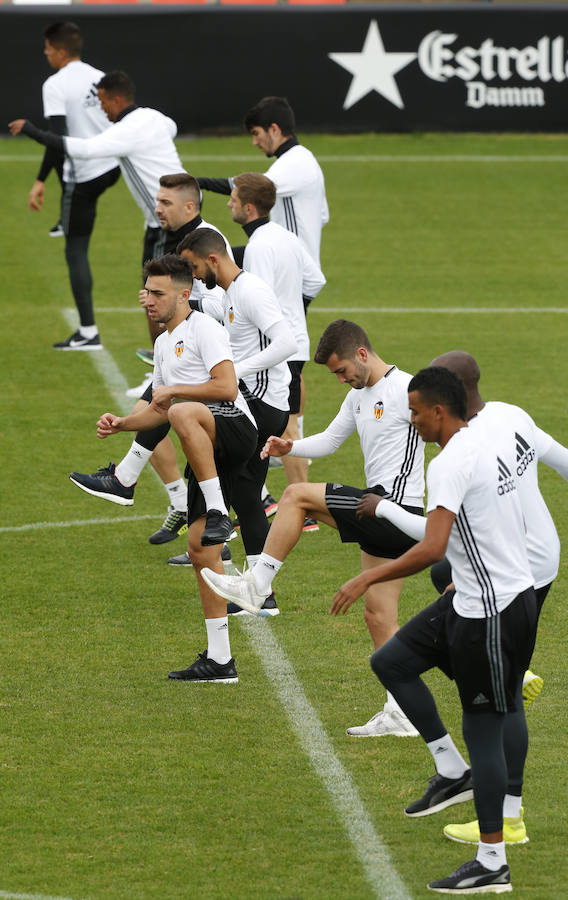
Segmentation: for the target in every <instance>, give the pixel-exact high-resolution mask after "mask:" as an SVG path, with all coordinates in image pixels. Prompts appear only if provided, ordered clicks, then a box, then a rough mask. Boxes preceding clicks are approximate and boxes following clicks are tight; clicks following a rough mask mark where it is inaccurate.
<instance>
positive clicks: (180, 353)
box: [174, 341, 183, 359]
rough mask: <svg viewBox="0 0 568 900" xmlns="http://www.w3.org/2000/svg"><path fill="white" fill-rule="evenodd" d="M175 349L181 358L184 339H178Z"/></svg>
mask: <svg viewBox="0 0 568 900" xmlns="http://www.w3.org/2000/svg"><path fill="white" fill-rule="evenodd" d="M174 349H175V351H176V356H177V358H178V359H179V358H180V356H181V355H182V353H183V341H178V342H177V344H176V345H175V347H174Z"/></svg>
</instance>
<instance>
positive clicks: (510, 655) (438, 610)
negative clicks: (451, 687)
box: [396, 587, 537, 713]
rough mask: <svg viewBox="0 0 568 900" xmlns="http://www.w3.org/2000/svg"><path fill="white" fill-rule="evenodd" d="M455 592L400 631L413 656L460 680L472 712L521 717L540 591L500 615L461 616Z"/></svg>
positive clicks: (530, 590)
mask: <svg viewBox="0 0 568 900" xmlns="http://www.w3.org/2000/svg"><path fill="white" fill-rule="evenodd" d="M454 594H455V591H453V590H451V591H448V592H447V593H446V594H444V595H443V596H442V597H439V598H438V599H437V600H436V601H435V602H434V603H431V604H430V606H427V607H426V608H425V609H423V610H422V611H421V612H419V613H418V615H416V616H414V617H413V618H412V619H410V621H409V622H407V623H406V625H403V626H402V628H401V629H400V630H399V631H397V633H396V636H397V638H399V640H401V641H402V642H403V643H404V644H405V645H406V646H407V647H409V648H410V649H411V650H412V651H413V653H416V654H417V656H420V657H421V658H422V659H424V660H425V661H426V662H428V663H429V668H434V667H435V666H436V667H437V668H439V669H441V670H442V672H444V673H445V674H446V675H447V676H448V678H452V679H454V680H455V682H456V685H457V688H458V690H459V694H460V699H461V703H462V707H463V709H464V710H465V711H466V712H471V713H476V712H479V713H482V712H488V711H489V710H491V711H493V712H500V713H505V712H515V711H516V698H517V697H518V695H519V680H522V677H523V674H524V673H525V671H526V670H527V668H528V666H529V662H530V659H531V656H532V652H533V649H534V642H535V638H536V623H537V604H536V596H535V592H534V588H532V587H531V588H528V589H527V590H526V591H522V592H521V593H520V594H518V596H517V597H516V598H515V599H514V600H513V601H512V603H510V604H509V606H507V608H506V609H504V610H503V612H501V613H498V614H497V615H496V616H491V617H490V618H482V619H469V618H465V617H464V616H460V615H458V613H457V612H456V611H455V609H454V606H453V603H452V600H453V598H454Z"/></svg>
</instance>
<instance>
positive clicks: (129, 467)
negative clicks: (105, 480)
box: [114, 441, 154, 487]
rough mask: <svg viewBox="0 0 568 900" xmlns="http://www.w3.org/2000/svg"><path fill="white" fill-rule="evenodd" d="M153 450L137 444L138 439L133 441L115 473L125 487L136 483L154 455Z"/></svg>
mask: <svg viewBox="0 0 568 900" xmlns="http://www.w3.org/2000/svg"><path fill="white" fill-rule="evenodd" d="M153 452H154V451H153V450H147V449H146V447H142V445H141V444H137V443H136V441H132V445H131V447H130V450H129V451H128V453H127V454H126V456H125V457H124V459H121V460H120V462H119V464H118V465H117V467H116V469H115V470H114V474H115V475H116V477H117V478H118V480H119V481H120V483H121V484H123V485H124V486H125V487H131V486H132V485H133V484H136V482H137V481H138V478H139V476H140V473H141V472H142V469H143V468H144V466H145V465H146V463H147V462H148V460H149V459H150V457H151V456H152V453H153Z"/></svg>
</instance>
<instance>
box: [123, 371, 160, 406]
mask: <svg viewBox="0 0 568 900" xmlns="http://www.w3.org/2000/svg"><path fill="white" fill-rule="evenodd" d="M152 377H153V373H152V372H147V373H146V375H144V380H143V381H142V383H141V384H137V385H136V387H132V388H128V390H127V391H126V396H127V397H136V399H139V398H140V397H141V396H142V394H143V393H144V392H145V391H146V388H148V387H149V385H151V384H152Z"/></svg>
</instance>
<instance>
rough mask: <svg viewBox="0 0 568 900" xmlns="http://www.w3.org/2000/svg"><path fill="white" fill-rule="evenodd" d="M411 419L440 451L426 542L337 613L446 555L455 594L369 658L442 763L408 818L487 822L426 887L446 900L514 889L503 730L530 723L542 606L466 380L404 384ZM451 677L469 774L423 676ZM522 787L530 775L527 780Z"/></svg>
mask: <svg viewBox="0 0 568 900" xmlns="http://www.w3.org/2000/svg"><path fill="white" fill-rule="evenodd" d="M408 402H409V405H410V409H411V411H412V421H413V423H414V425H415V427H416V429H417V431H418V432H419V433H420V435H421V437H422V438H423V439H424V440H425V441H432V442H436V443H437V444H439V445H440V447H441V448H442V449H441V451H440V453H439V455H438V456H437V457H435V458H434V459H433V461H432V462H431V463H430V465H429V467H428V474H427V483H428V505H427V509H428V520H427V524H426V531H425V535H424V539H423V540H422V541H421V542H420V543H418V544H416V545H415V546H414V547H412V548H410V550H408V552H407V553H405V554H404V555H403V556H401V557H400V558H399V559H397V560H394V561H393V562H390V563H387V564H385V565H382V566H379V567H377V568H376V569H374V570H370V571H367V572H364V573H363V574H362V575H358V576H357V577H356V578H353V579H352V580H351V581H349V582H347V583H346V584H344V585H343V587H342V588H341V589H340V590H339V591H338V592H337V594H336V595H335V597H334V600H333V604H332V607H331V610H330V612H331V614H333V615H338V614H339V613H345V612H346V610H347V609H348V608H349V606H350V605H351V604H352V603H354V601H355V600H356V599H357V597H358V596H359V595H360V594H361V593H363V592H364V591H365V590H367V589H368V587H369V585H370V584H376V583H381V582H383V581H389V580H390V579H392V578H400V577H404V576H406V575H412V574H414V573H415V572H420V571H422V569H424V568H426V567H427V566H429V565H431V564H432V563H433V562H435V561H437V560H439V559H441V558H442V557H443V556H444V554H445V553H447V555H448V558H449V560H450V563H451V566H452V572H453V574H454V583H455V590H451V591H448V592H447V593H446V594H444V595H443V596H442V597H440V598H439V599H438V600H437V601H436V602H435V603H433V604H431V605H430V606H428V607H426V609H424V610H423V611H422V612H420V613H419V614H418V615H416V616H414V617H413V618H412V619H411V620H410V621H409V622H407V623H406V624H405V625H404V626H403V627H402V628H401V629H400V631H399V632H398V633H397V634H396V635H394V636H393V637H392V638H391V640H390V641H388V642H387V643H386V644H385V645H384V646H383V647H381V648H380V649H379V650H377V651H375V653H374V654H373V656H372V657H371V665H372V668H373V670H374V671H375V674H376V675H377V677H378V678H379V679H380V681H381V682H382V683H383V685H384V686H385V687H387V688H388V689H389V690H390V691H391V692H392V693H393V694H394V696H395V697H396V699H397V701H398V703H399V704H400V706H401V707H402V708H403V709H404V710H405V712H406V714H407V716H408V718H409V719H410V721H411V722H413V724H414V725H416V727H417V728H418V730H419V732H420V735H421V736H422V738H423V740H424V741H425V742H426V743H427V745H428V749H429V750H430V752H431V754H432V757H433V759H434V761H435V765H436V774H435V775H434V776H433V777H432V778H431V779H430V782H429V785H428V788H427V789H426V792H425V793H424V796H423V797H421V798H420V799H419V800H417V801H415V802H414V803H411V804H410V805H409V806H408V807H407V808H406V810H405V812H406V814H407V815H408V816H413V817H417V816H424V815H430V814H431V813H433V812H436V811H438V810H440V809H444V808H446V807H447V806H450V805H452V804H454V803H461V802H463V801H465V800H468V799H470V798H471V796H472V792H473V798H474V800H475V806H476V811H477V816H478V820H479V828H480V838H479V843H478V850H477V855H476V858H475V859H474V860H472V861H470V862H466V863H464V864H463V865H462V866H460V867H459V868H458V869H457V870H456V871H455V872H453V873H452V874H451V875H449V876H447V877H446V878H442V879H439V880H437V881H433V882H430V884H429V885H428V887H429V888H430V889H431V890H434V891H438V892H441V893H478V892H479V893H481V892H486V893H489V892H495V893H500V892H503V891H510V890H511V884H510V882H511V878H510V872H509V867H508V865H507V860H506V853H505V843H504V840H503V798H504V796H505V794H506V791H507V783H508V777H509V774H508V771H507V764H506V757H505V737H504V732H505V725H506V721H507V717H508V716H520V717H523V718H524V710H523V702H522V679H523V673H524V672H525V670H526V669H527V667H528V664H529V661H530V658H531V655H532V652H533V648H534V642H535V636H536V624H537V616H538V613H537V601H536V596H535V591H534V587H533V580H534V579H533V575H532V573H531V570H530V566H529V561H528V557H527V545H526V536H525V523H524V517H523V509H522V506H521V501H520V498H519V491H518V490H517V483H516V479H515V477H514V474H513V473H514V471H515V468H516V466H517V461H516V451H515V446H514V444H513V442H512V441H507V442H503V441H502V440H500V439H499V438H497V439H495V436H494V435H493V433H492V432H491V430H490V429H488V427H487V425H488V424H489V423H486V424H485V423H483V421H480V422H479V423H478V424H477V425H476V426H475V427H473V428H468V427H467V422H466V416H467V400H466V394H465V388H464V386H463V382H462V381H461V379H460V378H458V377H457V375H455V374H454V373H453V372H450V371H449V370H448V369H445V368H442V367H438V366H431V367H430V368H428V369H422V370H421V371H420V372H418V373H417V375H415V376H414V378H413V379H412V380H411V382H410V384H409V385H408ZM433 667H438V668H440V669H441V670H442V671H443V672H445V674H447V675H448V676H450V677H452V678H454V679H455V682H456V685H457V687H458V690H459V694H460V700H461V704H462V710H463V735H464V740H465V742H466V745H467V749H468V752H469V756H470V760H471V770H470V769H469V768H468V766H467V763H466V762H465V760H464V759H463V757H462V756H461V754H460V753H459V751H458V750H457V748H456V747H455V745H454V743H453V741H452V739H451V737H450V736H449V734H448V733H447V730H446V728H445V727H444V725H443V723H442V721H441V719H440V717H439V715H438V712H437V709H436V704H435V702H434V698H433V697H432V695H431V693H430V691H429V690H428V688H427V687H426V685H425V684H424V682H423V681H422V680H421V678H420V675H421V674H422V673H423V672H425V671H427V670H428V669H431V668H433ZM520 776H521V781H522V772H521V773H520Z"/></svg>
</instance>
